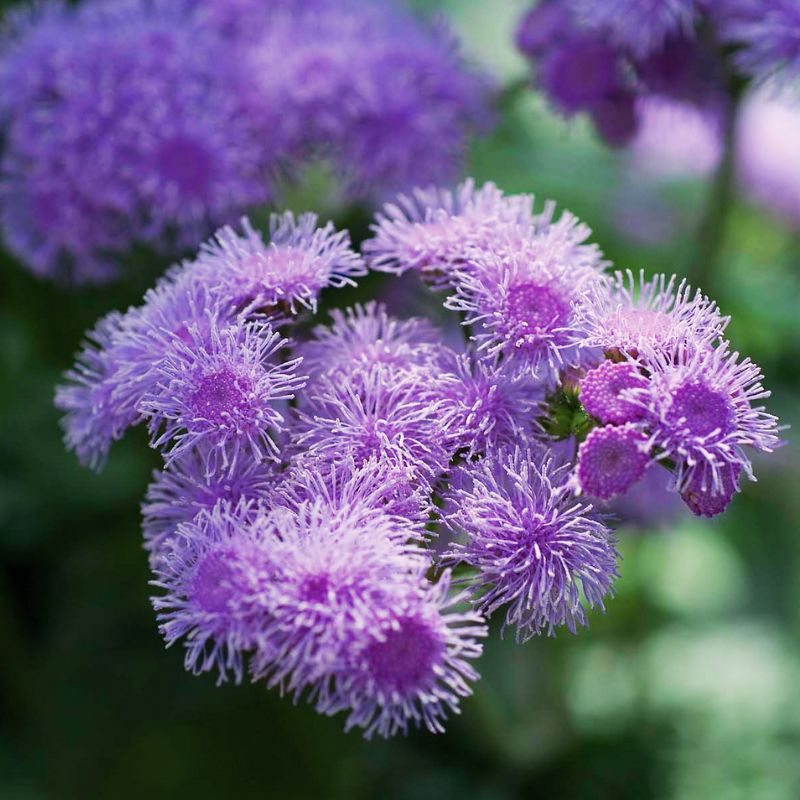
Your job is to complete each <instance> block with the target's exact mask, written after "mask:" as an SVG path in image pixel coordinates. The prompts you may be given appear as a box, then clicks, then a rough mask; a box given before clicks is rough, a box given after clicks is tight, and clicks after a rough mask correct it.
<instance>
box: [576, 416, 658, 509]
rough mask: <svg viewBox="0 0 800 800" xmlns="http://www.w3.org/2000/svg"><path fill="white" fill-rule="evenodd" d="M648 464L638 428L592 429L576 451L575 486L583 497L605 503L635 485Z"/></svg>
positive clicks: (640, 431)
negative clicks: (593, 498)
mask: <svg viewBox="0 0 800 800" xmlns="http://www.w3.org/2000/svg"><path fill="white" fill-rule="evenodd" d="M649 461H650V455H649V453H648V440H647V436H646V435H645V434H644V433H642V430H641V428H640V427H639V426H637V425H633V424H626V425H606V426H605V427H603V428H595V429H594V430H593V431H591V433H590V434H589V435H588V436H587V437H586V440H585V441H584V442H582V443H581V446H580V448H579V449H578V483H579V484H580V487H581V490H582V491H583V492H584V493H585V494H588V495H590V496H592V497H598V498H600V499H601V500H608V499H610V498H612V497H614V496H615V495H618V494H624V493H625V492H627V491H628V489H630V488H631V486H633V485H634V484H635V483H636V482H637V481H639V480H640V479H641V478H642V476H643V475H644V472H645V469H646V468H647V465H648V462H649Z"/></svg>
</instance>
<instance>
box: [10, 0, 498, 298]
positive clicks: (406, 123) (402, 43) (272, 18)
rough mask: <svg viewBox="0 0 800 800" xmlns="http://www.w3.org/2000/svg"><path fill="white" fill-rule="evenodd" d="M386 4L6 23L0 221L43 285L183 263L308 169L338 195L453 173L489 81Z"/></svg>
mask: <svg viewBox="0 0 800 800" xmlns="http://www.w3.org/2000/svg"><path fill="white" fill-rule="evenodd" d="M399 2H400V0H398V3H395V2H393V0H385V2H380V3H374V2H371V0H312V1H311V2H303V3H294V2H288V1H287V0H264V2H261V3H252V2H250V3H248V2H244V3H243V2H240V1H238V0H84V2H82V3H80V4H79V5H77V6H74V5H72V4H70V5H67V4H66V3H61V2H57V1H56V0H54V2H49V3H43V4H38V5H36V6H34V7H33V8H31V9H24V10H22V11H17V13H12V14H9V15H8V19H7V24H6V26H5V27H6V28H7V29H8V30H7V32H6V34H5V35H4V36H3V37H2V38H0V133H1V134H2V138H3V153H2V156H1V157H0V158H1V159H2V160H1V161H0V227H1V228H2V232H3V237H4V239H5V242H6V244H7V246H8V249H10V250H11V251H12V252H13V253H14V254H15V255H16V256H17V257H18V258H19V259H20V261H21V262H23V263H24V264H25V265H27V266H28V267H29V268H30V269H31V270H32V271H33V272H34V273H36V274H37V275H39V276H44V277H50V278H59V279H63V280H70V281H75V282H84V283H93V282H103V281H108V280H110V279H112V278H113V277H115V275H116V274H117V273H118V270H119V262H120V260H121V258H122V256H123V255H124V254H125V253H127V252H129V251H130V248H131V245H132V244H134V243H145V244H147V245H148V246H150V247H152V248H156V249H161V250H166V251H168V252H172V253H175V252H180V251H182V250H184V249H186V248H187V247H194V246H195V245H196V243H197V242H198V241H199V240H200V239H202V238H204V237H205V236H207V235H208V234H209V233H211V232H212V231H213V230H214V229H215V228H217V227H219V226H220V225H223V224H226V223H230V222H232V221H235V220H236V219H237V218H238V217H239V216H240V215H241V213H242V212H243V211H244V210H246V209H248V208H250V207H256V206H261V205H264V204H271V203H272V202H274V197H275V193H276V191H277V187H278V185H279V184H280V182H281V181H284V182H285V181H286V180H287V179H289V180H291V179H292V178H293V177H294V176H295V175H296V174H297V173H298V172H299V171H300V169H301V168H302V167H303V165H305V164H306V163H308V162H309V160H311V159H327V160H329V161H330V162H332V165H333V168H334V171H335V172H336V174H337V175H338V176H339V179H340V183H341V184H342V186H343V187H344V188H345V190H346V191H347V192H348V193H349V195H350V196H351V197H352V198H354V199H356V198H357V199H363V198H371V197H374V196H376V195H378V196H380V195H384V194H386V193H387V192H389V191H392V192H394V191H399V190H401V189H406V188H409V185H410V184H411V181H412V175H413V176H414V180H418V179H419V178H420V177H422V178H423V179H424V180H428V181H446V180H452V179H454V175H455V173H456V172H457V170H458V166H459V163H460V159H461V156H462V154H463V152H464V149H465V146H466V141H467V137H468V133H469V131H470V130H472V129H473V128H475V127H478V126H481V125H483V124H484V123H485V122H486V118H487V110H486V103H485V100H486V88H487V86H486V81H485V80H484V79H483V78H482V77H481V76H479V75H476V74H474V73H472V72H471V71H469V70H467V69H466V67H465V65H464V64H463V62H462V59H461V57H460V56H459V54H458V50H457V46H456V44H455V42H454V41H453V40H452V38H451V37H450V35H449V34H448V32H447V31H446V30H443V29H442V27H441V26H440V25H439V26H432V25H429V24H427V23H425V22H423V21H422V20H421V19H419V18H418V17H417V16H414V15H412V14H411V13H410V12H409V11H407V10H406V9H405V8H404V7H402V6H401V5H399Z"/></svg>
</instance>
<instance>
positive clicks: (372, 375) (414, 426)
mask: <svg viewBox="0 0 800 800" xmlns="http://www.w3.org/2000/svg"><path fill="white" fill-rule="evenodd" d="M440 405H441V404H440V403H437V402H434V392H433V387H432V386H431V385H429V382H428V381H426V380H422V379H421V378H420V377H419V376H416V375H399V374H397V373H395V372H392V371H388V370H386V369H385V368H384V367H382V366H380V365H377V366H373V367H371V368H369V369H367V370H364V371H361V372H359V373H358V374H355V375H353V376H351V379H350V380H349V381H342V380H339V379H338V378H337V377H336V376H335V375H334V376H330V377H329V376H320V377H318V378H317V379H316V381H315V382H314V384H313V389H312V392H311V396H310V397H309V398H307V402H306V403H305V404H304V407H303V410H302V411H299V412H298V417H299V424H298V426H297V431H296V434H297V438H296V443H297V445H298V446H300V447H302V448H305V449H306V450H307V451H308V453H309V455H310V456H312V457H314V458H320V459H325V460H328V461H329V462H331V463H336V462H341V461H347V460H350V459H352V460H353V461H354V463H355V465H356V467H360V466H362V465H363V464H364V462H365V461H367V460H368V459H370V458H373V457H374V458H377V459H379V460H380V461H382V462H386V463H389V464H392V465H394V466H398V467H413V468H415V469H418V470H420V471H421V472H422V473H423V474H425V475H426V476H428V477H429V478H433V477H434V476H436V475H438V474H439V473H441V472H443V471H444V470H445V468H446V467H447V464H448V462H449V459H450V452H449V449H448V447H447V444H448V441H447V436H446V432H445V430H444V426H443V424H442V419H441V413H440V411H441V409H440Z"/></svg>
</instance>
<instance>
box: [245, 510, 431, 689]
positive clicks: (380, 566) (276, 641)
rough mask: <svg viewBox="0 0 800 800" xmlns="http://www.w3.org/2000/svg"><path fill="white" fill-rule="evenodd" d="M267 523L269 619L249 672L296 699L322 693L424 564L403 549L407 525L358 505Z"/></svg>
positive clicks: (413, 588) (412, 589) (409, 590)
mask: <svg viewBox="0 0 800 800" xmlns="http://www.w3.org/2000/svg"><path fill="white" fill-rule="evenodd" d="M270 522H271V525H272V530H273V536H274V538H273V540H272V541H271V544H270V559H271V564H272V567H271V580H270V585H269V589H268V595H269V601H268V606H269V620H268V622H267V623H266V624H265V626H264V628H263V631H261V634H260V638H259V646H258V648H257V650H256V654H255V657H254V659H253V662H252V664H251V670H252V672H253V674H254V676H255V677H259V678H261V677H265V678H266V679H267V681H268V683H269V684H270V685H271V686H275V685H278V686H281V688H282V689H286V690H288V691H290V692H293V693H295V694H296V695H299V694H300V693H301V692H302V691H303V689H305V688H308V687H312V688H314V687H315V688H316V690H317V691H319V692H323V693H324V691H325V685H324V684H325V681H326V680H328V679H329V678H330V676H331V675H332V673H334V672H335V671H336V670H337V669H339V668H340V666H341V662H342V660H344V659H346V658H347V655H348V654H347V652H346V651H347V650H348V649H349V648H350V647H351V639H352V638H353V637H355V636H357V635H358V631H359V629H361V628H363V627H365V626H366V625H369V624H370V620H371V618H372V617H373V616H375V615H378V614H380V613H381V612H382V611H383V612H385V611H388V609H390V608H392V607H393V606H394V605H395V604H397V603H398V602H402V598H403V597H404V596H405V595H409V594H414V593H416V592H418V591H419V589H418V587H419V585H420V582H421V579H422V574H423V572H424V570H425V568H426V566H427V563H428V560H427V558H425V557H424V556H423V555H422V553H421V552H420V551H417V550H415V549H414V548H412V547H410V546H409V544H408V541H409V540H410V539H412V538H413V537H414V536H415V531H414V528H413V526H411V525H410V524H409V523H405V524H401V523H400V521H399V520H398V519H396V518H392V517H389V516H387V515H386V514H383V513H382V512H380V511H376V510H375V509H372V508H370V507H368V506H366V505H364V504H363V503H352V504H350V505H346V506H345V505H343V506H341V507H339V508H337V509H333V508H331V506H330V505H329V504H328V503H326V502H324V501H322V500H319V499H318V500H315V501H310V502H305V503H301V504H300V505H299V506H298V507H297V508H296V509H295V510H294V511H293V512H292V511H289V510H282V511H276V512H273V513H272V514H271V515H270Z"/></svg>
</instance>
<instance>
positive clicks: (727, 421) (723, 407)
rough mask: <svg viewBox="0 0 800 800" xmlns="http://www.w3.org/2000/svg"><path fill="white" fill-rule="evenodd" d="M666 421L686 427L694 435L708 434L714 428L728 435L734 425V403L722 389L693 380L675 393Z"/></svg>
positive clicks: (723, 434) (713, 430)
mask: <svg viewBox="0 0 800 800" xmlns="http://www.w3.org/2000/svg"><path fill="white" fill-rule="evenodd" d="M667 421H668V422H669V423H670V424H672V425H680V426H682V427H684V428H685V429H687V430H688V432H689V433H690V434H691V435H692V436H698V437H706V436H710V435H711V434H712V433H714V432H715V431H716V432H717V433H718V434H719V435H721V436H725V435H726V434H728V433H730V432H731V429H732V427H733V407H732V405H731V401H730V398H729V397H728V396H727V395H726V394H724V393H723V392H720V391H717V390H714V389H710V388H709V387H708V386H706V385H705V384H704V383H702V382H701V381H690V382H688V383H684V384H683V385H682V386H679V387H678V388H677V389H676V390H675V391H674V392H673V393H672V404H671V405H670V408H669V411H668V412H667Z"/></svg>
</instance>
